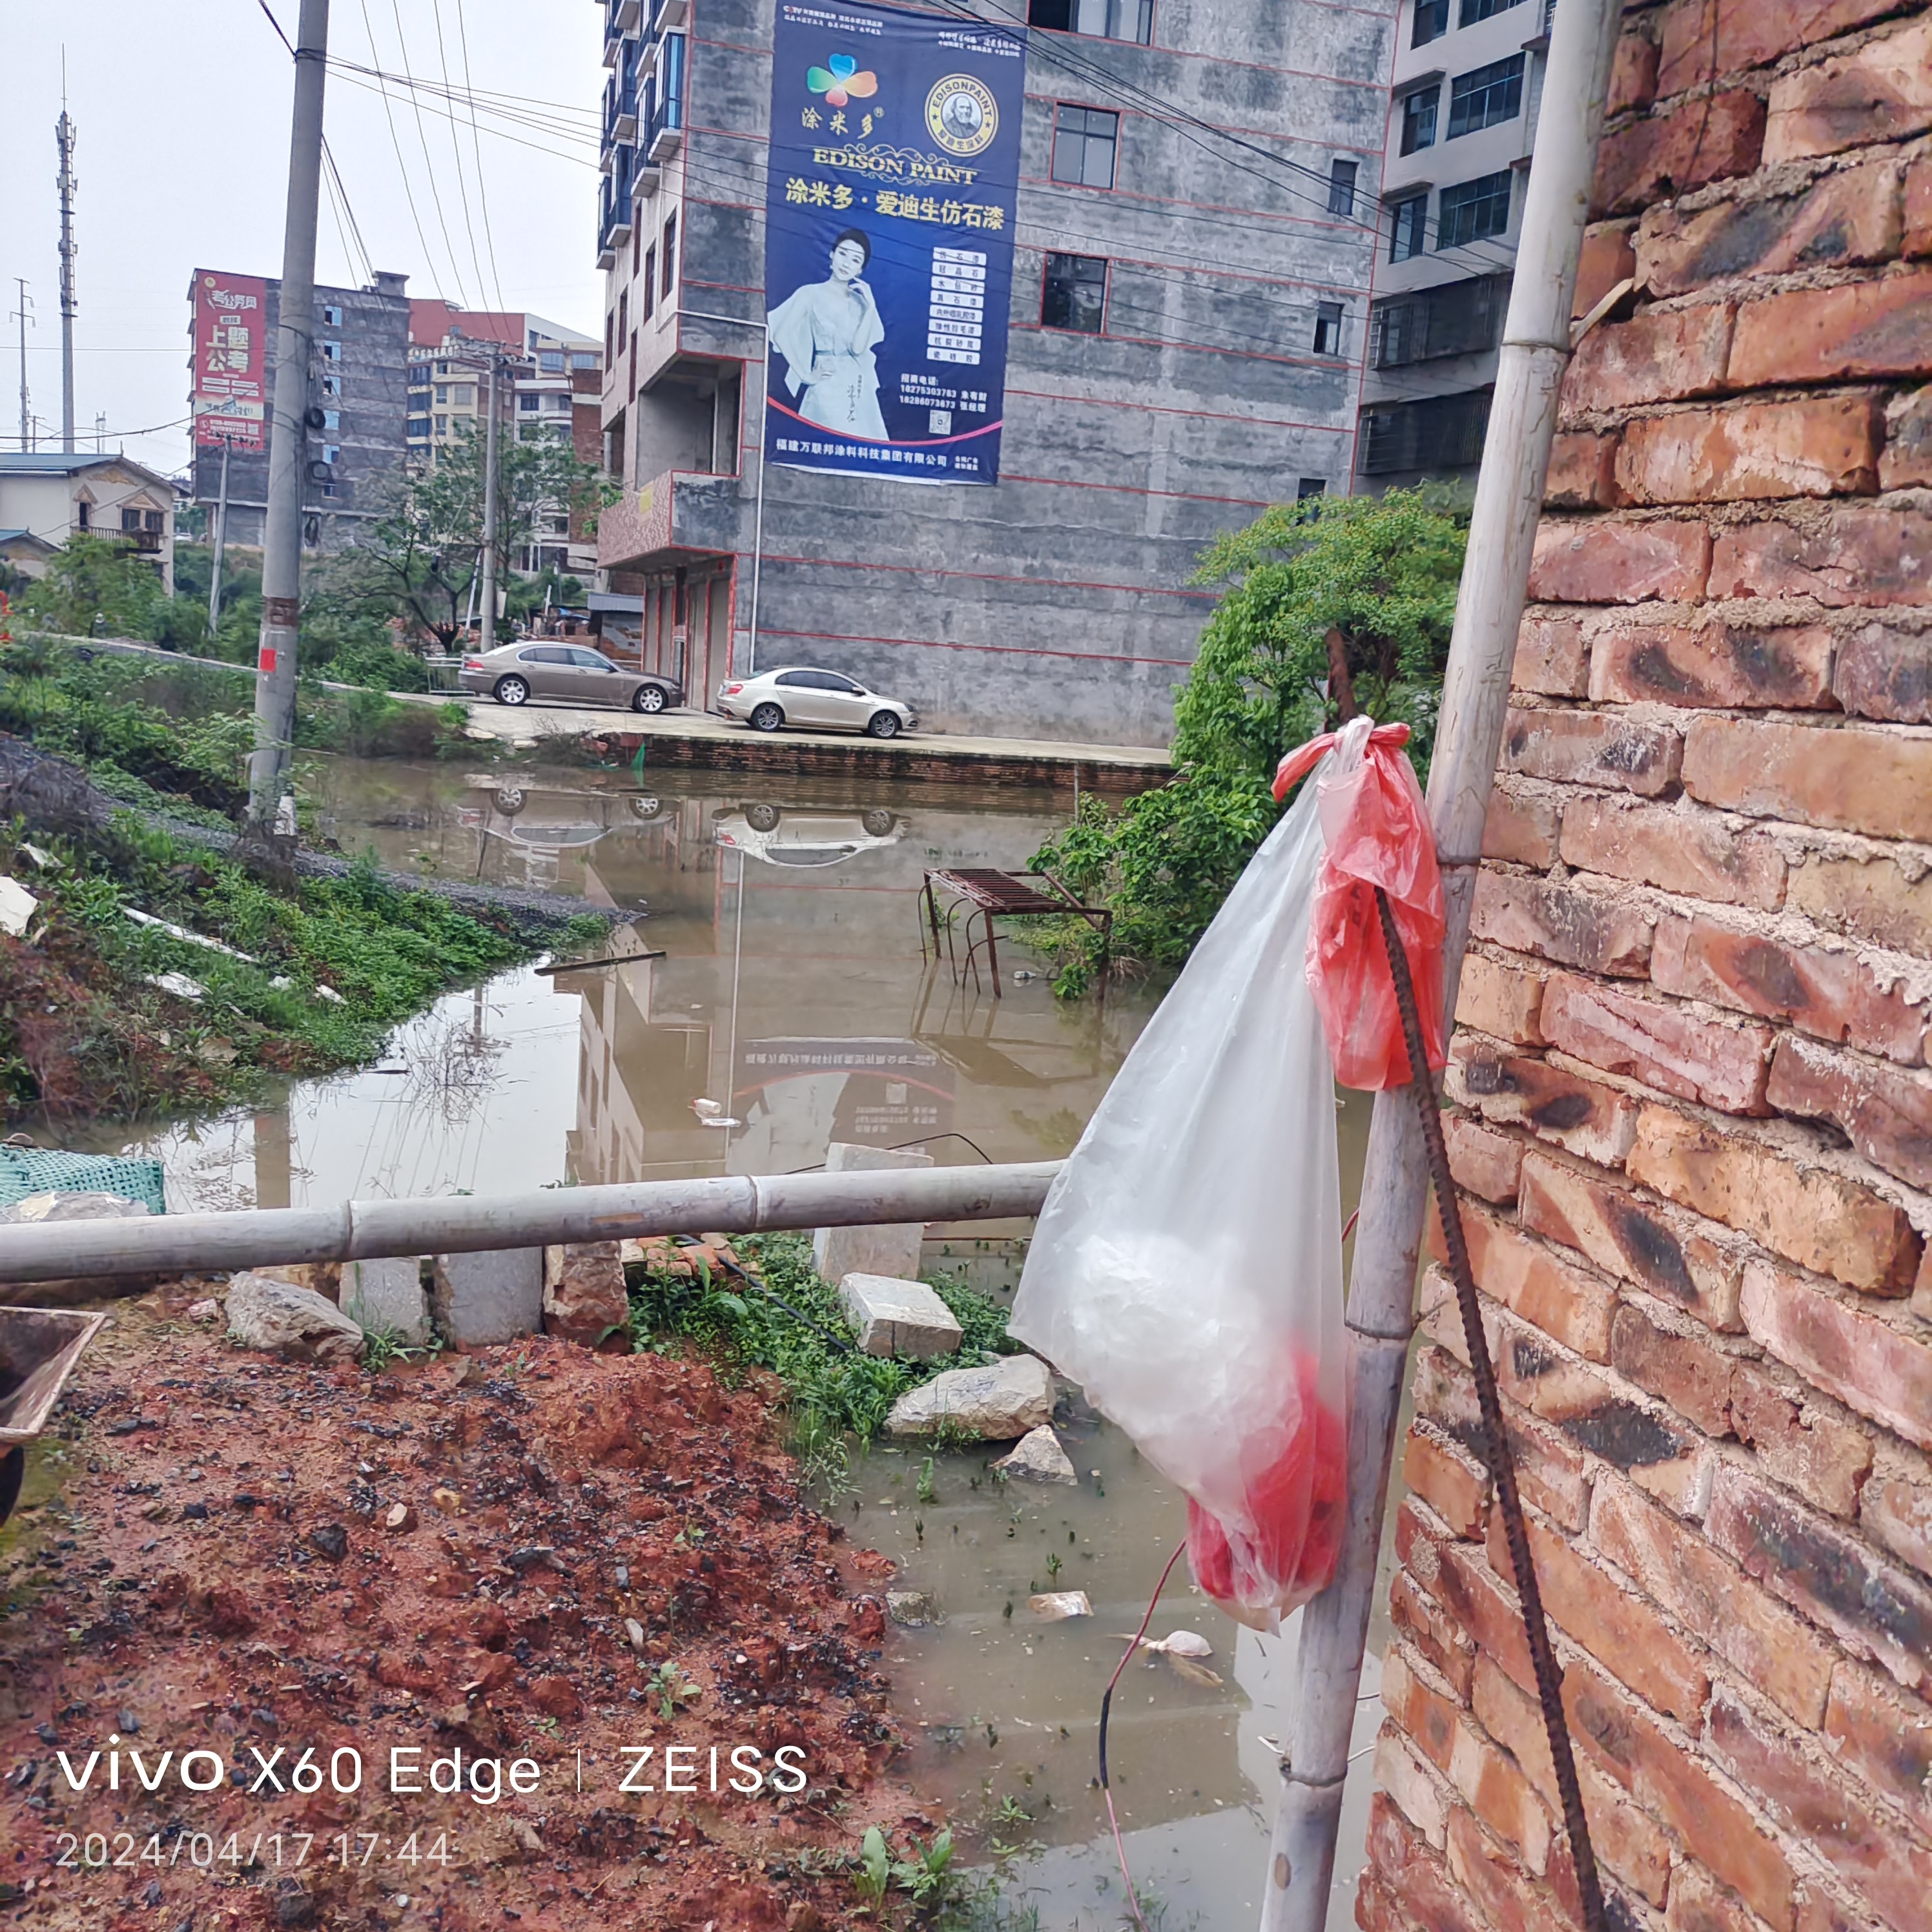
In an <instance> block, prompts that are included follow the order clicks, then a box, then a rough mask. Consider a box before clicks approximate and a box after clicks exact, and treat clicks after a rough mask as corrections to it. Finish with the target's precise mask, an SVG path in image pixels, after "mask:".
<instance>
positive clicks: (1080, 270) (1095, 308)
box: [1040, 255, 1107, 335]
mask: <svg viewBox="0 0 1932 1932" xmlns="http://www.w3.org/2000/svg"><path fill="white" fill-rule="evenodd" d="M1106 311H1107V264H1106V261H1105V260H1104V259H1103V258H1102V257H1099V256H1096V255H1049V256H1048V257H1047V258H1046V281H1045V283H1044V284H1043V287H1042V290H1041V294H1040V326H1041V327H1042V328H1043V329H1074V330H1077V331H1078V332H1079V333H1080V334H1082V335H1099V334H1100V325H1101V323H1102V322H1103V320H1104V319H1105V317H1106Z"/></svg>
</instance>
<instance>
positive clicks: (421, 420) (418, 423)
mask: <svg viewBox="0 0 1932 1932" xmlns="http://www.w3.org/2000/svg"><path fill="white" fill-rule="evenodd" d="M428 435H429V418H428V416H412V417H410V441H411V442H412V443H418V442H422V441H424V440H427V439H428Z"/></svg>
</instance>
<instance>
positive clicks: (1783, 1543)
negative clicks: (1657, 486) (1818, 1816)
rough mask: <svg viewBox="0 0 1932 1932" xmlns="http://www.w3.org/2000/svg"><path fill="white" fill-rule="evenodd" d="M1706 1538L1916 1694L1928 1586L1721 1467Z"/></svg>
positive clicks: (1746, 1476)
mask: <svg viewBox="0 0 1932 1932" xmlns="http://www.w3.org/2000/svg"><path fill="white" fill-rule="evenodd" d="M1705 1533H1706V1535H1708V1536H1709V1538H1710V1540H1711V1541H1712V1543H1713V1544H1715V1545H1716V1547H1718V1549H1720V1550H1723V1551H1724V1552H1725V1553H1726V1554H1727V1555H1728V1556H1733V1557H1735V1558H1736V1559H1737V1561H1738V1562H1739V1563H1740V1564H1741V1565H1743V1567H1744V1570H1745V1574H1747V1575H1748V1576H1750V1577H1755V1578H1756V1579H1757V1581H1758V1582H1759V1583H1762V1584H1763V1585H1764V1586H1765V1587H1766V1589H1768V1590H1769V1591H1771V1592H1772V1594H1773V1595H1776V1596H1779V1597H1782V1598H1784V1601H1786V1602H1787V1604H1790V1605H1791V1606H1792V1607H1793V1609H1794V1610H1798V1611H1799V1612H1801V1613H1802V1614H1803V1615H1804V1616H1808V1617H1809V1618H1810V1619H1811V1621H1812V1622H1814V1623H1815V1624H1822V1625H1823V1626H1824V1627H1825V1628H1826V1629H1827V1630H1828V1631H1831V1632H1832V1634H1833V1635H1834V1636H1835V1637H1837V1638H1838V1641H1839V1642H1840V1643H1841V1644H1843V1646H1844V1647H1845V1648H1846V1649H1847V1650H1849V1651H1850V1652H1852V1654H1853V1655H1855V1656H1858V1657H1863V1658H1869V1659H1870V1660H1871V1661H1873V1662H1874V1663H1877V1664H1882V1666H1883V1667H1885V1669H1886V1670H1888V1671H1889V1672H1890V1673H1891V1675H1892V1676H1894V1678H1896V1679H1897V1680H1898V1682H1900V1683H1901V1684H1903V1685H1904V1686H1905V1687H1906V1689H1908V1690H1921V1691H1922V1690H1923V1688H1924V1687H1925V1686H1926V1685H1927V1682H1928V1679H1932V1587H1928V1586H1927V1585H1926V1584H1925V1583H1922V1582H1921V1581H1920V1580H1918V1578H1917V1577H1914V1576H1913V1575H1912V1574H1911V1573H1910V1572H1909V1571H1906V1570H1901V1569H1900V1568H1898V1566H1897V1565H1896V1564H1893V1563H1889V1562H1886V1561H1885V1559H1884V1558H1883V1557H1882V1556H1879V1555H1878V1554H1877V1553H1876V1552H1875V1551H1873V1550H1870V1549H1868V1548H1867V1547H1866V1546H1865V1545H1864V1544H1863V1543H1861V1542H1860V1541H1858V1538H1856V1537H1855V1536H1853V1535H1850V1534H1849V1532H1846V1530H1844V1529H1842V1528H1841V1527H1840V1526H1839V1525H1838V1524H1837V1523H1833V1522H1832V1521H1831V1520H1829V1518H1828V1517H1822V1516H1818V1515H1816V1514H1814V1513H1813V1512H1812V1511H1809V1510H1808V1509H1806V1508H1804V1507H1803V1505H1801V1504H1799V1502H1796V1500H1795V1499H1793V1497H1791V1496H1789V1495H1787V1493H1785V1492H1784V1490H1780V1489H1775V1488H1773V1487H1772V1486H1771V1485H1770V1484H1768V1483H1764V1482H1761V1481H1759V1479H1758V1478H1757V1477H1756V1476H1755V1475H1753V1474H1751V1472H1749V1471H1748V1470H1745V1469H1739V1468H1738V1467H1736V1466H1735V1465H1733V1464H1730V1463H1725V1464H1723V1465H1721V1466H1720V1467H1719V1469H1718V1474H1717V1479H1716V1481H1715V1483H1714V1484H1713V1485H1712V1492H1711V1507H1710V1510H1709V1514H1707V1515H1706V1518H1705ZM1477 1641H1478V1643H1481V1638H1478V1640H1477Z"/></svg>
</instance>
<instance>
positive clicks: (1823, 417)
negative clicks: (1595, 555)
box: [1616, 393, 1885, 503]
mask: <svg viewBox="0 0 1932 1932" xmlns="http://www.w3.org/2000/svg"><path fill="white" fill-rule="evenodd" d="M1884 425H1885V416H1884V407H1883V404H1882V403H1881V401H1879V398H1877V397H1876V396H1873V395H1864V394H1857V393H1855V394H1852V395H1835V396H1804V397H1799V398H1787V400H1785V401H1781V402H1775V403H1734V404H1731V405H1730V406H1729V407H1727V408H1724V409H1718V410H1677V411H1676V412H1675V413H1673V414H1672V415H1670V416H1643V417H1640V418H1639V419H1637V420H1636V421H1635V422H1629V423H1626V424H1625V425H1624V431H1623V438H1622V442H1621V443H1619V445H1618V447H1617V452H1616V487H1617V488H1618V490H1619V491H1620V492H1621V493H1622V496H1623V498H1624V500H1625V502H1631V503H1736V502H1754V501H1761V500H1763V499H1768V498H1772V497H1777V496H1869V495H1870V493H1872V492H1873V490H1876V488H1877V487H1878V453H1879V446H1880V444H1881V443H1882V442H1883V441H1884Z"/></svg>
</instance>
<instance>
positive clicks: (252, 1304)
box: [226, 1272, 363, 1363]
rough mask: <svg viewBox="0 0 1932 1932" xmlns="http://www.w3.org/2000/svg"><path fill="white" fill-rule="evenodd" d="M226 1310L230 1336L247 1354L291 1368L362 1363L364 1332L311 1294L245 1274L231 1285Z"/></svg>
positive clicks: (328, 1303) (235, 1279) (315, 1295)
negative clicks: (282, 1360) (279, 1359)
mask: <svg viewBox="0 0 1932 1932" xmlns="http://www.w3.org/2000/svg"><path fill="white" fill-rule="evenodd" d="M226 1310H227V1316H228V1332H229V1334H231V1335H233V1337H234V1338H235V1339H236V1341H237V1342H239V1343H240V1344H241V1345H242V1347H243V1348H245V1349H264V1350H266V1352H269V1354H271V1355H282V1356H285V1357H286V1358H287V1359H288V1360H289V1361H293V1362H329V1363H333V1362H353V1361H359V1360H360V1359H361V1358H362V1348H363V1342H362V1329H361V1328H359V1326H358V1325H356V1323H355V1322H352V1321H350V1319H349V1317H348V1316H346V1315H345V1314H344V1313H343V1312H342V1311H341V1309H339V1308H338V1307H336V1305H335V1303H334V1302H332V1301H328V1300H326V1298H324V1297H323V1296H321V1295H318V1294H317V1293H316V1292H315V1290H314V1289H312V1288H298V1287H296V1286H295V1284H294V1283H293V1282H287V1281H277V1280H275V1279H274V1278H273V1277H271V1276H269V1275H265V1274H248V1273H246V1272H245V1273H243V1274H238V1275H236V1276H235V1277H233V1279H232V1280H230V1281H229V1284H228V1296H227V1302H226Z"/></svg>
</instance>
